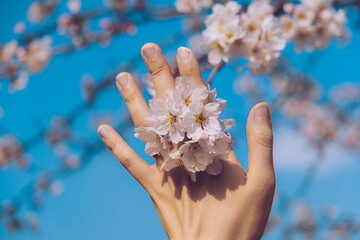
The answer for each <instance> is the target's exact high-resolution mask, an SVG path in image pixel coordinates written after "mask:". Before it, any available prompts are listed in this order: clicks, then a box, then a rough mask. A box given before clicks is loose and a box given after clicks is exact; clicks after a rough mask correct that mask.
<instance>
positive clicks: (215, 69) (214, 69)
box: [206, 62, 225, 85]
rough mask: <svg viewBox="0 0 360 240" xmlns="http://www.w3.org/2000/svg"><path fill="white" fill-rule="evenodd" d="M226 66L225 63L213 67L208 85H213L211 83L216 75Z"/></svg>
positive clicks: (207, 81)
mask: <svg viewBox="0 0 360 240" xmlns="http://www.w3.org/2000/svg"><path fill="white" fill-rule="evenodd" d="M224 66H225V62H221V63H219V64H218V65H215V66H214V67H213V70H212V71H211V73H210V75H209V77H208V79H207V80H206V84H209V85H211V83H212V82H213V81H214V78H215V75H216V74H217V73H218V72H219V71H220V70H221V69H222V68H223V67H224Z"/></svg>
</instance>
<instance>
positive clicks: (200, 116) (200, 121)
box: [195, 112, 207, 126]
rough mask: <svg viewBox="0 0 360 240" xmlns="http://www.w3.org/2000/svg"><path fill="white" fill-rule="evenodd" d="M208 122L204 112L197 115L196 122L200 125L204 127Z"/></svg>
mask: <svg viewBox="0 0 360 240" xmlns="http://www.w3.org/2000/svg"><path fill="white" fill-rule="evenodd" d="M206 120H207V117H206V116H205V115H204V113H203V112H201V113H200V114H198V115H196V117H195V122H196V123H197V124H199V125H201V126H202V125H203V124H204V122H205V121H206Z"/></svg>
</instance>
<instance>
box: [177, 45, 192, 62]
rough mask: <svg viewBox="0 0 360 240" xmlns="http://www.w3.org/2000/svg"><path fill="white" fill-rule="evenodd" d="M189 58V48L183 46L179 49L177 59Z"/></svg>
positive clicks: (184, 59)
mask: <svg viewBox="0 0 360 240" xmlns="http://www.w3.org/2000/svg"><path fill="white" fill-rule="evenodd" d="M189 58H190V50H189V49H187V48H184V47H181V48H180V49H179V59H180V61H183V62H186V61H187V60H189Z"/></svg>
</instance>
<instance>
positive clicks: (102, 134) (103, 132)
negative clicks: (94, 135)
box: [99, 126, 109, 139]
mask: <svg viewBox="0 0 360 240" xmlns="http://www.w3.org/2000/svg"><path fill="white" fill-rule="evenodd" d="M99 135H100V137H101V138H103V139H105V138H107V137H108V136H109V134H108V131H107V130H106V127H104V126H103V127H100V129H99Z"/></svg>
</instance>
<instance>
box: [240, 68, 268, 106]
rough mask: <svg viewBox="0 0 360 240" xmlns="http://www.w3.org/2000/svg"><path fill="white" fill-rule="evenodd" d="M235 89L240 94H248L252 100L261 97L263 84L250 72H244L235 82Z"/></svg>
mask: <svg viewBox="0 0 360 240" xmlns="http://www.w3.org/2000/svg"><path fill="white" fill-rule="evenodd" d="M233 90H234V92H235V93H236V94H239V95H248V96H249V97H251V99H252V101H254V102H258V101H259V100H260V99H261V96H262V95H263V94H262V91H263V86H262V84H261V82H260V81H259V80H258V79H256V78H255V77H254V76H251V75H250V74H242V75H241V76H240V77H238V78H237V79H236V80H235V81H234V83H233Z"/></svg>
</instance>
